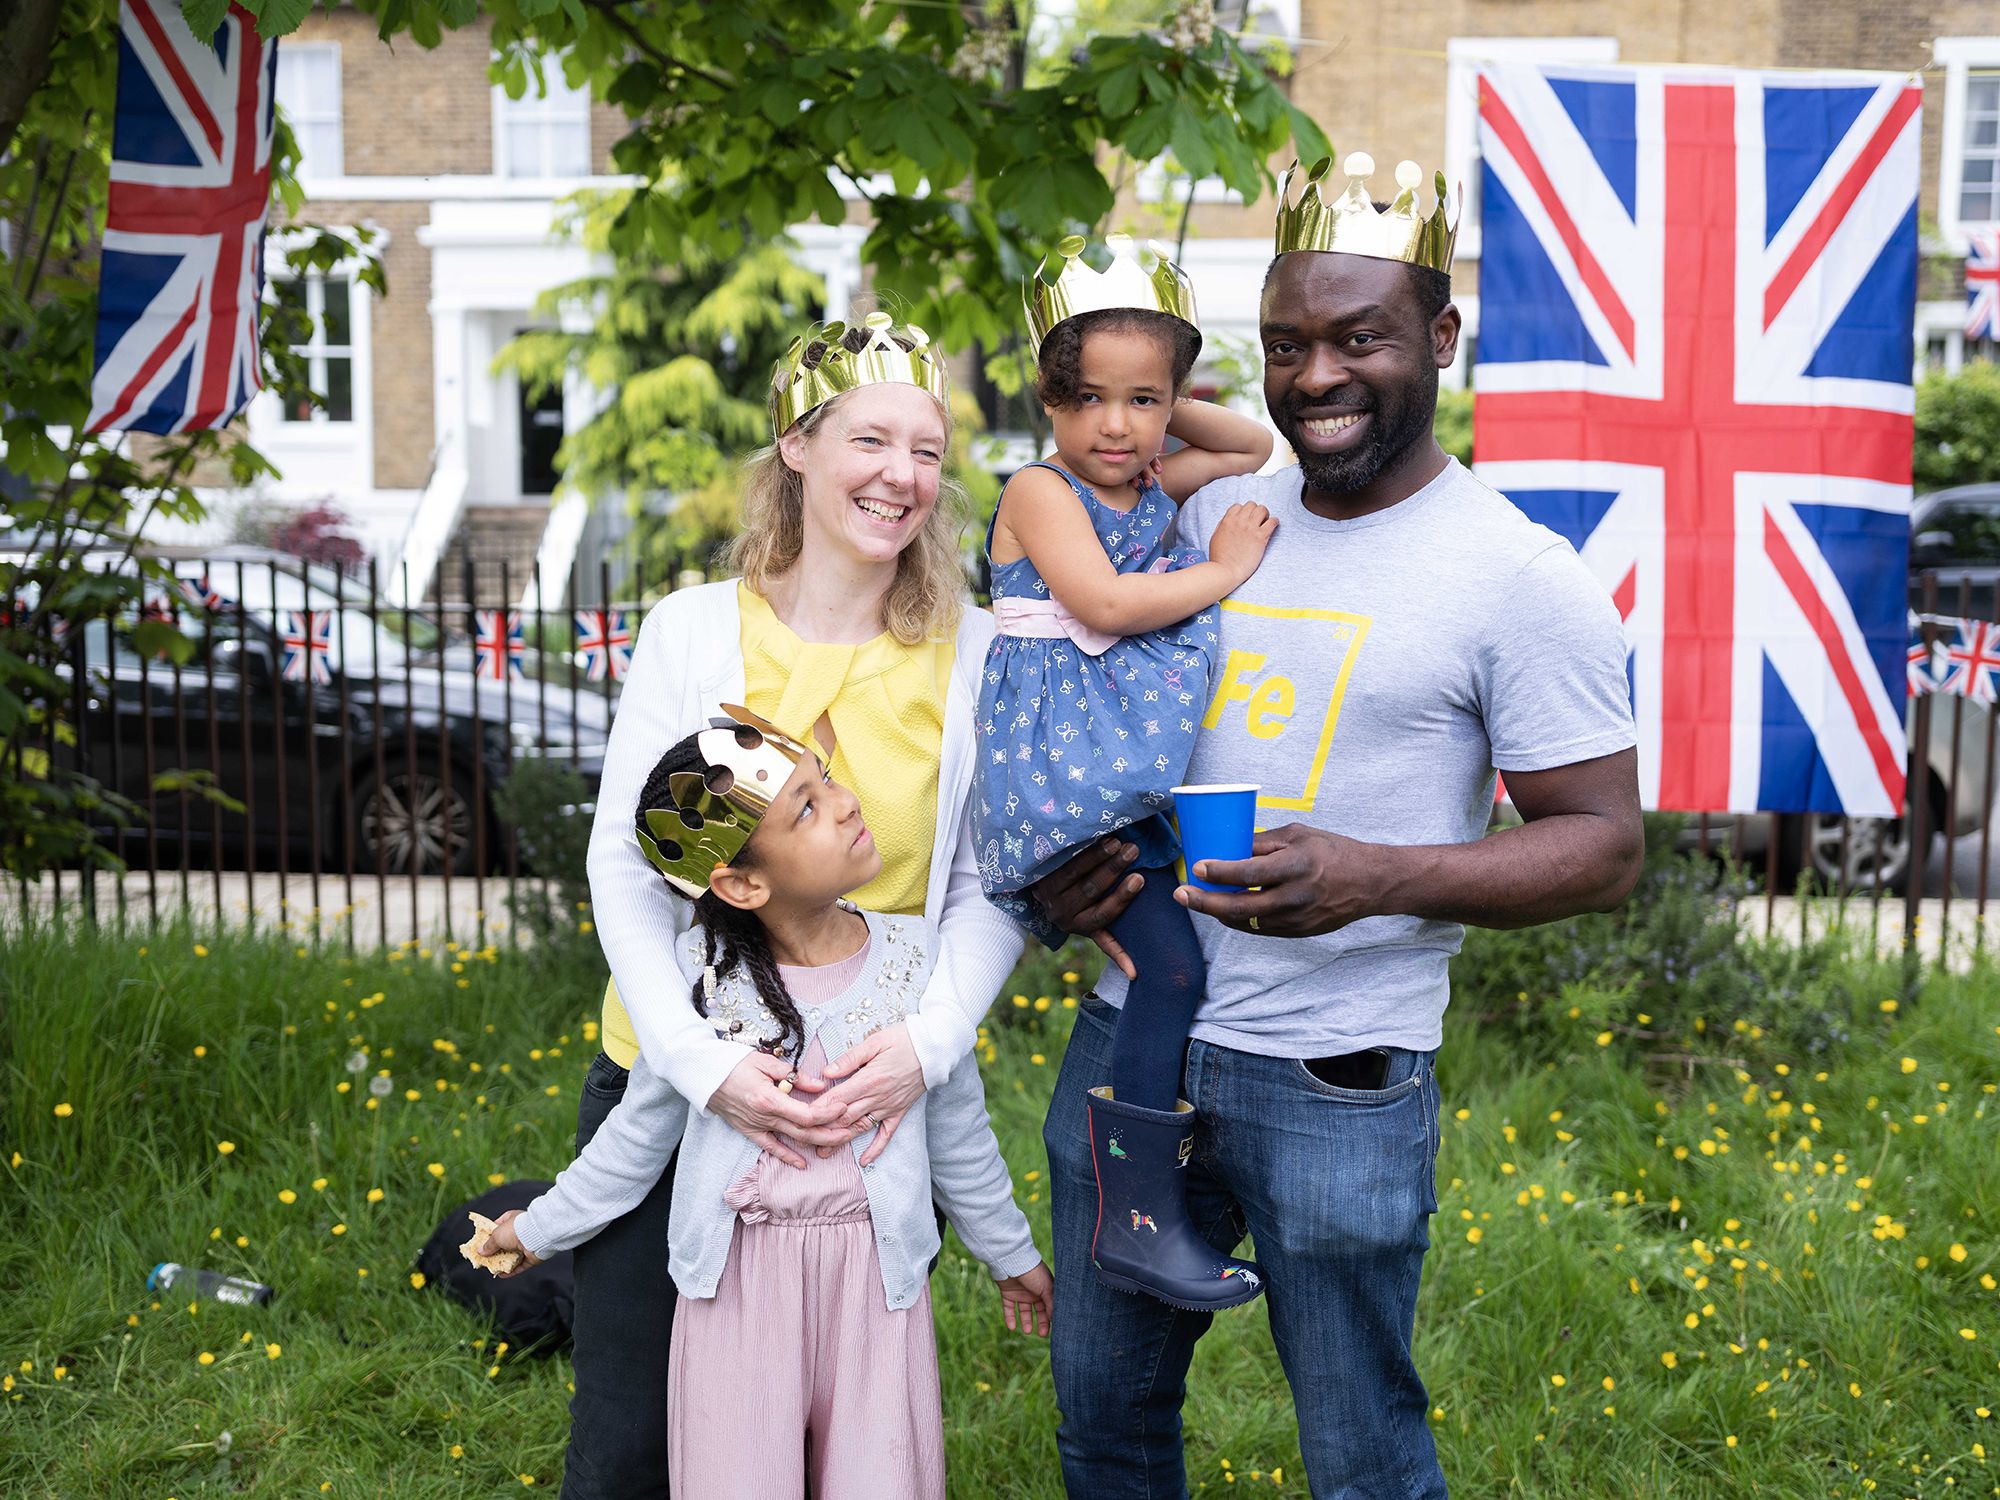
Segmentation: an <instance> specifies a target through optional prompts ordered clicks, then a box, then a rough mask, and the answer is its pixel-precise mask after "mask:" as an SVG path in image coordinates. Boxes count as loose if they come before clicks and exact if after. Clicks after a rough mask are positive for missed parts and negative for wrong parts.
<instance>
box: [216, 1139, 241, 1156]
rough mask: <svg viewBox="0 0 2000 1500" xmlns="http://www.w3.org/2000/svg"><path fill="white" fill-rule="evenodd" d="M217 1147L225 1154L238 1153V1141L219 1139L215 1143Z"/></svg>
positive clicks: (232, 1154)
mask: <svg viewBox="0 0 2000 1500" xmlns="http://www.w3.org/2000/svg"><path fill="white" fill-rule="evenodd" d="M215 1149H216V1150H218V1151H220V1152H221V1153H222V1154H223V1155H224V1156H234V1155H235V1154H236V1142H234V1141H217V1142H216V1143H215Z"/></svg>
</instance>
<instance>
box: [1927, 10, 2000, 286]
mask: <svg viewBox="0 0 2000 1500" xmlns="http://www.w3.org/2000/svg"><path fill="white" fill-rule="evenodd" d="M1932 60H1933V61H1934V62H1935V63H1936V64H1937V65H1938V66H1939V67H1941V68H1943V69H1944V126H1943V135H1942V137H1941V139H1940V141H1939V145H1938V215H1937V218H1938V232H1939V234H1940V235H1941V236H1942V237H1943V239H1944V242H1945V245H1946V247H1947V248H1949V249H1950V251H1951V253H1952V254H1954V255H1964V254H1965V253H1966V251H1967V249H1968V244H1967V239H1966V231H1967V230H1969V229H1975V228H1984V227H1986V226H1987V224H1988V223H1989V222H1992V221H1988V220H1984V219H1980V220H1973V221H1971V222H1967V221H1966V220H1963V219H1961V218H1959V216H1958V206H1959V202H1958V200H1959V187H1960V185H1961V182H1962V180H1963V178H1964V174H1965V105H1966V93H1967V89H1968V86H1969V84H1970V81H1971V76H1972V74H1973V72H1974V71H1975V70H1977V71H1979V72H1982V73H1984V72H1989V71H1993V70H2000V36H1941V37H1939V38H1938V39H1937V41H1936V42H1935V43H1933V44H1932Z"/></svg>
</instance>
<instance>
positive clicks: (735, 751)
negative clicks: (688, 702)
mask: <svg viewBox="0 0 2000 1500" xmlns="http://www.w3.org/2000/svg"><path fill="white" fill-rule="evenodd" d="M722 711H723V712H724V713H726V714H728V715H729V717H728V718H726V719H712V720H710V721H709V723H710V727H709V728H707V729H703V730H701V731H699V732H698V733H697V734H696V736H695V747H696V748H697V749H698V750H699V751H700V752H701V758H702V759H703V760H705V761H706V762H708V770H707V771H706V772H705V773H704V772H696V771H675V772H674V773H673V774H672V775H670V776H668V777H667V792H668V795H669V797H670V798H671V799H672V805H671V806H668V807H646V808H641V809H640V810H639V818H638V821H639V823H640V824H641V826H640V828H639V830H638V834H639V848H640V849H641V850H642V851H643V852H644V853H645V856H646V859H647V861H648V862H649V863H650V864H651V865H652V866H653V868H654V869H656V870H658V871H659V872H660V873H661V874H662V875H664V876H666V877H667V884H669V885H671V886H672V887H673V888H674V889H675V890H677V891H679V892H680V893H681V894H682V895H683V896H688V897H696V896H700V895H703V894H705V893H706V892H707V890H708V879H709V876H710V875H712V874H714V873H715V867H716V866H717V865H726V864H728V863H729V862H730V861H731V860H733V859H735V858H736V856H737V855H738V854H739V853H741V852H742V849H743V846H744V845H745V844H747V843H749V842H750V835H751V834H753V833H755V832H756V831H757V825H758V824H759V823H761V822H763V821H764V814H765V813H766V812H768V811H769V810H770V807H771V803H772V801H773V799H775V798H776V797H777V795H778V793H779V792H780V791H781V790H782V789H783V787H784V785H785V783H786V782H787V781H789V780H790V779H791V775H792V770H793V768H794V767H796V766H797V765H798V763H799V760H800V758H801V757H802V756H807V755H810V756H813V757H815V758H819V755H820V752H819V751H818V750H816V749H813V748H811V747H809V746H806V745H802V744H800V743H799V742H798V741H797V740H795V739H793V738H792V737H791V736H790V735H788V734H786V733H785V732H784V731H783V730H782V729H779V728H778V727H777V726H776V725H775V724H771V723H768V722H766V721H765V720H763V719H760V718H758V717H757V715H755V714H753V713H752V712H750V710H749V709H747V708H744V707H742V706H741V705H739V704H735V703H725V704H723V705H722ZM831 753H832V752H831V751H829V752H828V754H829V755H831Z"/></svg>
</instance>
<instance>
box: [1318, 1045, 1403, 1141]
mask: <svg viewBox="0 0 2000 1500" xmlns="http://www.w3.org/2000/svg"><path fill="white" fill-rule="evenodd" d="M1426 1071H1427V1070H1426V1069H1425V1068H1423V1067H1422V1066H1419V1067H1418V1068H1417V1070H1416V1071H1415V1072H1413V1073H1412V1074H1410V1076H1409V1077H1407V1078H1404V1079H1400V1080H1399V1081H1397V1082H1395V1083H1392V1084H1390V1085H1389V1086H1388V1087H1387V1088H1380V1089H1350V1088H1342V1087H1341V1086H1340V1085H1339V1084H1333V1083H1328V1082H1326V1081H1325V1080H1324V1079H1322V1078H1317V1077H1315V1076H1314V1075H1313V1072H1312V1070H1311V1069H1310V1068H1308V1067H1307V1066H1306V1064H1305V1059H1304V1058H1296V1059H1294V1060H1293V1062H1292V1074H1293V1077H1294V1079H1295V1080H1296V1081H1297V1082H1298V1083H1300V1084H1302V1085H1304V1086H1305V1088H1306V1090H1307V1091H1308V1092H1310V1093H1313V1094H1317V1095H1318V1096H1319V1097H1320V1098H1322V1099H1331V1100H1334V1101H1335V1102H1337V1103H1340V1104H1358V1105H1362V1106H1364V1107H1380V1106H1382V1105H1388V1104H1395V1103H1397V1102H1398V1101H1400V1100H1403V1099H1407V1098H1409V1097H1410V1096H1411V1095H1413V1094H1415V1093H1417V1092H1418V1091H1420V1090H1421V1089H1422V1088H1423V1086H1424V1076H1425V1073H1426ZM1426 1134H1428V1131H1427V1132H1426Z"/></svg>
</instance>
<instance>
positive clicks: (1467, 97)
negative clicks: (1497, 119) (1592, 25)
mask: <svg viewBox="0 0 2000 1500" xmlns="http://www.w3.org/2000/svg"><path fill="white" fill-rule="evenodd" d="M1444 50H1445V102H1444V180H1445V182H1446V184H1447V185H1448V187H1449V190H1450V191H1452V192H1454V193H1456V192H1463V193H1464V194H1465V196H1466V201H1467V202H1468V203H1469V202H1470V200H1471V195H1472V193H1474V192H1475V191H1477V188H1476V186H1475V183H1476V181H1477V174H1478V170H1479V68H1480V65H1481V64H1482V63H1489V62H1524V61H1525V62H1551V63H1615V62H1617V61H1618V38H1617V37H1615V36H1455V37H1452V38H1451V39H1450V40H1449V41H1447V42H1446V43H1445V46H1444ZM1480 238H1481V236H1480V232H1479V216H1478V215H1477V214H1473V213H1465V214H1464V215H1463V221H1462V222H1461V223H1460V224H1459V226H1458V250H1457V255H1456V259H1458V260H1478V259H1479V242H1480Z"/></svg>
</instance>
